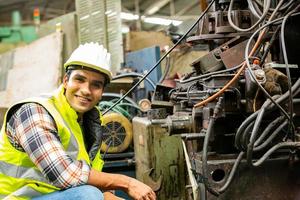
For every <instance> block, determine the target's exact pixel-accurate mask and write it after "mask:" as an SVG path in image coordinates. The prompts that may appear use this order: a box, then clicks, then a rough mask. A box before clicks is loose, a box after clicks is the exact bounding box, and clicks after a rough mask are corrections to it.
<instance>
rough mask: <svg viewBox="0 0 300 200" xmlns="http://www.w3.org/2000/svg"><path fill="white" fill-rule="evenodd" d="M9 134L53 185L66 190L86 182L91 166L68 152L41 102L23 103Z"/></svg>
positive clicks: (10, 120)
mask: <svg viewBox="0 0 300 200" xmlns="http://www.w3.org/2000/svg"><path fill="white" fill-rule="evenodd" d="M6 134H7V136H8V138H9V141H10V142H11V144H12V145H13V146H14V147H15V148H16V149H18V150H20V151H23V152H26V153H27V154H28V155H29V157H30V159H31V160H32V162H33V163H35V165H36V166H37V167H38V168H39V169H40V170H41V172H42V173H43V175H44V176H45V177H47V178H48V179H49V181H50V182H51V183H52V184H53V185H54V186H56V187H59V188H62V189H64V188H69V187H74V186H78V185H82V184H85V183H87V180H88V176H89V172H90V166H89V165H88V164H87V163H86V162H85V161H83V160H79V161H77V160H73V159H72V158H71V157H70V156H69V155H67V154H66V152H65V150H64V148H63V146H62V144H61V142H60V139H59V137H58V133H57V128H56V125H55V122H54V120H53V118H52V116H51V115H50V114H49V113H48V111H47V110H46V109H45V108H44V107H42V106H41V105H39V104H36V103H27V104H24V105H22V106H21V107H20V108H19V109H18V110H17V111H16V112H15V113H14V114H13V115H12V116H11V118H10V119H9V121H8V122H7V129H6Z"/></svg>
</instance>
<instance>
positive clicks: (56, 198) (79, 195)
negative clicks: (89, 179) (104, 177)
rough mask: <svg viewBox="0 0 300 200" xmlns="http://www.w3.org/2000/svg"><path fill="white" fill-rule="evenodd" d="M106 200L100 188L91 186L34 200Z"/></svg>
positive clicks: (83, 186) (70, 189)
mask: <svg viewBox="0 0 300 200" xmlns="http://www.w3.org/2000/svg"><path fill="white" fill-rule="evenodd" d="M68 199H70V200H82V199H88V200H104V197H103V193H102V192H101V190H99V189H98V188H96V187H94V186H91V185H82V186H78V187H74V188H69V189H66V190H60V191H57V192H52V193H49V194H46V195H43V196H40V197H35V198H33V200H68Z"/></svg>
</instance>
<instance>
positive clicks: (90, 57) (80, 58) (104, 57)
mask: <svg viewBox="0 0 300 200" xmlns="http://www.w3.org/2000/svg"><path fill="white" fill-rule="evenodd" d="M69 66H83V67H87V68H91V69H94V70H97V71H99V72H101V73H103V74H105V75H107V76H108V78H109V80H108V81H111V79H112V74H111V72H110V53H108V52H107V50H106V49H105V48H104V47H103V45H100V44H98V43H94V42H91V43H85V44H81V45H79V47H78V48H77V49H75V50H74V51H73V53H72V54H71V56H70V58H69V59H68V60H67V62H66V63H65V64H64V67H65V69H67V68H68V67H69Z"/></svg>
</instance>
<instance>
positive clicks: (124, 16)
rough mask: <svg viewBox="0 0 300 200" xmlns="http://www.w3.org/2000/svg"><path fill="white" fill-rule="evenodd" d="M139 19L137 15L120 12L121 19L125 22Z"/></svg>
mask: <svg viewBox="0 0 300 200" xmlns="http://www.w3.org/2000/svg"><path fill="white" fill-rule="evenodd" d="M138 18H139V16H138V15H134V14H131V13H125V12H121V19H125V20H137V19H138Z"/></svg>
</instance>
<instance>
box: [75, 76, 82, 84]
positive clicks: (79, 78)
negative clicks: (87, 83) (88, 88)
mask: <svg viewBox="0 0 300 200" xmlns="http://www.w3.org/2000/svg"><path fill="white" fill-rule="evenodd" d="M75 81H78V82H80V83H83V82H84V78H82V77H75Z"/></svg>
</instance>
